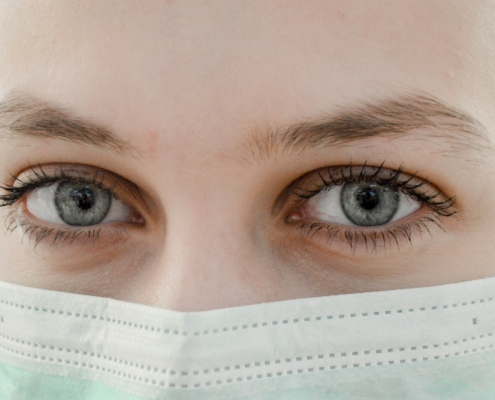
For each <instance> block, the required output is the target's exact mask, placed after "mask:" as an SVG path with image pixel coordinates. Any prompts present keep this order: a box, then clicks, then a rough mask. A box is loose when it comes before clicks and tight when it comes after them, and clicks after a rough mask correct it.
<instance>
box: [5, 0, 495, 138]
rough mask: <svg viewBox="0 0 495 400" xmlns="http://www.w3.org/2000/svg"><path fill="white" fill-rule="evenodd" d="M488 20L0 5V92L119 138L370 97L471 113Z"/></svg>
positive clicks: (200, 134)
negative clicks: (49, 103)
mask: <svg viewBox="0 0 495 400" xmlns="http://www.w3.org/2000/svg"><path fill="white" fill-rule="evenodd" d="M492 15H493V5H492V4H491V2H485V1H477V2H470V1H457V0H456V1H452V0H448V1H447V0H444V1H442V0H439V1H435V2H431V1H426V0H424V1H423V0H410V1H409V0H408V1H406V0H404V1H400V2H395V1H385V0H375V1H373V2H369V1H328V0H325V1H311V2H286V1H271V2H266V1H263V0H259V1H249V2H231V1H216V2H199V1H188V2H174V1H152V0H149V1H144V2H137V1H131V0H118V1H117V0H106V1H96V0H88V1H84V2H81V1H75V0H74V1H71V0H67V1H64V2H59V1H50V0H45V1H43V2H39V1H30V0H23V1H4V2H2V4H1V5H0V27H1V28H0V60H2V61H1V62H0V95H2V94H5V93H7V92H9V91H12V90H22V91H28V92H30V93H33V94H35V95H39V96H41V97H44V98H48V99H50V100H55V101H57V102H59V103H61V104H63V105H66V106H68V107H71V108H74V109H76V110H78V112H80V113H81V114H83V115H88V116H91V117H92V118H94V119H96V120H98V121H102V122H104V123H106V124H111V125H112V126H111V127H112V129H115V130H116V131H118V132H119V133H120V134H122V135H123V136H131V137H132V136H133V135H134V136H135V135H137V134H142V133H146V134H149V133H150V132H155V136H153V135H150V136H149V137H150V138H152V140H153V141H155V140H156V135H157V134H156V132H158V133H159V134H158V136H160V137H163V140H165V141H167V140H169V139H173V140H178V139H180V140H182V141H187V140H188V138H190V137H191V135H193V136H194V137H195V140H196V139H197V140H199V141H204V140H208V141H209V143H211V142H212V141H213V142H215V141H218V144H221V143H225V141H226V140H227V141H229V140H231V138H232V137H235V136H236V133H237V134H238V135H242V132H245V130H246V129H248V128H249V127H251V126H252V124H253V123H260V122H261V123H263V122H267V123H272V122H273V123H280V122H282V123H283V122H292V121H293V120H294V119H297V118H298V117H301V116H303V117H307V116H318V115H320V114H321V113H322V112H329V111H332V108H335V107H336V106H338V105H339V104H345V103H346V102H349V101H352V100H353V99H355V98H365V99H366V98H370V97H371V98H372V97H373V96H377V95H379V94H382V93H384V92H385V93H387V92H401V91H410V90H417V91H426V92H430V93H433V94H434V95H436V96H437V97H439V98H440V99H445V100H448V101H449V102H450V103H453V105H455V106H459V107H460V108H464V109H466V110H468V111H470V112H472V113H473V114H474V115H475V116H478V117H479V116H480V115H479V114H480V113H483V110H482V108H483V105H481V106H480V103H478V104H473V103H476V102H473V101H472V100H468V99H472V98H473V96H474V98H480V97H483V96H484V97H485V99H484V100H487V99H488V100H491V101H493V100H495V99H492V98H490V96H493V95H491V94H490V93H493V92H494V91H493V90H492V91H490V90H487V87H493V82H491V80H492V79H493V78H491V76H487V75H488V74H486V73H484V72H486V71H487V70H488V69H487V68H488V66H490V65H491V64H493V62H492V61H491V56H490V55H489V54H487V53H488V52H487V49H488V48H489V47H490V46H491V45H492V43H491V37H492V35H491V32H490V31H489V30H490V29H491V28H490V26H491V21H492V20H493V19H492V17H491V16H492ZM481 54H483V57H481ZM482 103H483V102H481V104H482ZM492 104H493V103H492ZM487 114H490V113H488V110H487ZM482 119H483V118H482ZM185 132H188V133H189V135H184V133H185ZM153 137H155V138H154V139H153Z"/></svg>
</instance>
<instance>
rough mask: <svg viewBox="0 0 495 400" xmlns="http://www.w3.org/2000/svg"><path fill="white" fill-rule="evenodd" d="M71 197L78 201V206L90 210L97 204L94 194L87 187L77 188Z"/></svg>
mask: <svg viewBox="0 0 495 400" xmlns="http://www.w3.org/2000/svg"><path fill="white" fill-rule="evenodd" d="M71 197H72V199H73V200H74V201H75V202H76V205H77V207H79V208H80V209H81V210H89V209H90V208H92V207H93V206H94V204H95V198H94V194H93V192H92V191H91V190H89V189H87V188H85V189H83V190H75V191H74V193H72V196H71Z"/></svg>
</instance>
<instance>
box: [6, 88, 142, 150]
mask: <svg viewBox="0 0 495 400" xmlns="http://www.w3.org/2000/svg"><path fill="white" fill-rule="evenodd" d="M11 137H33V138H41V139H45V138H47V139H61V140H65V141H69V142H74V143H79V144H89V145H91V146H96V147H100V148H103V149H106V150H113V151H116V152H118V153H121V154H135V153H136V152H137V150H136V149H135V148H133V147H132V146H131V145H130V144H129V143H127V142H126V141H125V140H123V139H120V138H118V137H117V136H116V135H115V134H114V133H113V132H111V131H110V130H109V129H107V128H105V127H103V126H99V125H97V124H95V123H93V122H91V121H90V120H88V119H84V118H80V117H77V116H75V115H73V114H72V112H70V111H69V110H68V109H64V108H62V107H59V106H57V105H55V104H53V103H50V102H48V101H44V100H40V99H38V98H36V97H33V96H29V95H25V94H21V93H13V94H11V95H9V96H7V97H6V98H5V99H4V100H2V101H0V140H1V139H6V138H11Z"/></svg>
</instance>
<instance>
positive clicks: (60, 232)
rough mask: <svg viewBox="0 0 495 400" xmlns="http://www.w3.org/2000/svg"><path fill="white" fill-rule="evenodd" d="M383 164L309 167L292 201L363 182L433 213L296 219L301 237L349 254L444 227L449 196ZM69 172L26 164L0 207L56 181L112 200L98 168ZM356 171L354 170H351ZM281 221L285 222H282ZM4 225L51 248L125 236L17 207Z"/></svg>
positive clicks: (120, 230)
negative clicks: (340, 245)
mask: <svg viewBox="0 0 495 400" xmlns="http://www.w3.org/2000/svg"><path fill="white" fill-rule="evenodd" d="M383 165H384V163H382V164H381V165H380V166H379V167H369V166H368V165H367V163H366V162H365V163H364V164H363V165H362V166H361V167H356V166H352V165H347V166H341V167H327V168H324V169H320V170H317V171H313V172H310V173H309V174H307V175H306V176H304V177H302V178H300V179H298V180H297V181H296V183H295V184H294V185H293V186H292V188H291V192H292V193H293V194H294V195H295V196H296V197H297V198H298V199H299V201H297V203H298V206H299V207H301V206H302V204H301V203H304V202H305V201H307V200H309V199H310V198H311V197H313V196H315V195H317V194H318V193H320V192H321V191H322V190H325V189H329V188H332V187H334V186H338V185H342V184H344V183H348V182H356V181H367V182H370V183H377V184H379V185H383V186H389V187H392V188H395V189H397V190H400V191H401V192H403V193H404V194H406V195H409V196H410V197H411V198H412V199H414V200H416V201H419V202H421V203H423V204H425V205H426V206H428V207H429V208H430V209H431V210H432V211H433V214H430V215H426V216H423V217H421V218H419V219H416V220H415V221H412V222H407V223H403V224H401V225H399V226H393V227H382V228H380V229H379V230H373V231H371V230H369V229H367V230H359V229H355V228H343V227H342V226H335V225H333V226H332V225H328V224H326V223H323V222H311V223H309V224H308V223H307V222H302V223H300V227H301V228H302V229H304V230H306V232H307V235H308V236H311V237H313V236H314V235H315V234H316V233H317V232H320V231H324V232H325V233H326V240H327V243H330V242H332V241H333V240H334V239H335V238H336V237H337V236H340V237H341V238H342V239H343V241H344V242H347V243H348V244H349V246H350V248H351V250H352V251H353V252H354V251H355V250H356V249H357V248H358V246H359V245H361V244H364V246H365V248H366V250H370V249H371V250H372V251H374V252H376V251H377V248H378V244H379V243H380V242H382V244H383V247H384V248H386V247H387V245H389V246H392V245H393V244H394V243H395V244H396V245H397V247H398V248H399V242H400V239H406V240H407V242H409V243H410V244H412V234H413V231H414V230H417V231H418V232H419V233H420V234H421V233H422V232H423V231H426V232H428V233H430V229H429V228H428V225H429V224H431V223H433V224H434V225H436V226H438V227H439V228H441V229H442V230H445V229H444V228H443V225H442V222H441V220H440V217H450V216H452V215H454V214H455V213H457V211H456V210H455V209H454V204H455V197H450V198H442V193H441V192H440V191H433V192H428V191H425V190H420V189H421V188H422V187H423V186H425V185H428V184H429V182H428V181H424V180H421V181H419V182H416V179H417V178H416V174H413V175H410V176H409V177H408V178H407V179H404V180H401V179H400V178H401V177H402V176H403V175H404V173H403V167H402V166H401V167H399V168H398V169H397V170H395V171H392V170H389V169H386V168H384V166H383ZM70 170H71V171H72V173H69V169H68V168H67V169H66V168H64V167H58V168H56V169H55V170H54V173H53V174H51V175H50V174H48V173H47V172H46V171H45V170H44V169H43V168H42V167H41V166H40V165H38V166H37V167H36V168H35V167H30V172H31V173H32V174H33V176H32V177H30V178H29V179H28V180H27V181H24V180H21V179H19V178H16V179H15V182H14V184H13V185H0V189H2V190H3V191H5V192H7V194H4V195H0V207H6V206H12V205H14V204H15V203H17V202H18V201H19V200H21V199H22V198H23V197H24V196H25V195H26V194H28V193H30V192H32V191H33V190H35V189H38V188H41V187H48V186H50V185H53V184H55V183H62V182H71V183H86V184H91V185H95V186H97V187H99V188H102V189H105V190H109V191H110V192H111V193H112V194H113V195H114V197H116V198H117V196H116V195H115V193H114V187H115V185H116V182H115V184H114V185H106V184H104V176H105V174H104V173H102V172H101V171H94V172H93V174H92V175H91V176H90V177H83V176H82V175H79V176H74V171H76V173H77V169H75V168H70ZM356 170H358V172H357V173H356ZM79 173H80V172H79ZM384 173H388V176H383V175H384ZM308 176H317V178H318V180H319V182H317V183H314V182H312V184H313V185H314V186H313V188H311V189H305V188H302V187H300V186H298V182H301V180H304V179H305V178H307V177H308ZM286 222H290V221H288V220H287V221H286ZM6 226H7V230H8V231H10V232H12V231H14V230H15V229H17V228H21V229H22V230H23V232H24V236H25V235H28V237H29V239H34V243H35V247H36V246H37V245H38V244H39V243H40V242H41V241H43V240H45V239H47V238H49V237H52V242H51V246H53V247H55V246H57V245H60V244H63V243H66V242H69V243H73V242H74V241H75V240H76V239H77V240H82V241H83V243H84V244H86V243H88V242H90V243H96V242H97V241H98V240H99V238H100V236H101V233H102V230H103V229H104V230H106V231H107V232H108V233H110V234H112V235H114V234H117V235H118V236H119V238H121V236H122V235H128V232H127V230H126V227H125V224H112V225H108V226H97V227H94V228H91V227H88V228H85V229H82V228H80V229H79V228H78V229H74V228H70V229H64V228H51V227H46V226H41V225H38V224H36V223H35V222H33V221H32V220H31V219H29V218H27V217H21V216H19V215H18V211H17V210H14V211H12V212H10V213H9V214H8V216H7V220H6ZM430 234H431V233H430Z"/></svg>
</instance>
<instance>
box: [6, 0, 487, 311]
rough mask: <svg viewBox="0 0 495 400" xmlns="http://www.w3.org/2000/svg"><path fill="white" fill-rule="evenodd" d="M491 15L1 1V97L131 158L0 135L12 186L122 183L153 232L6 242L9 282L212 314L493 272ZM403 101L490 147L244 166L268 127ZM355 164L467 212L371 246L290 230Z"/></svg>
mask: <svg viewBox="0 0 495 400" xmlns="http://www.w3.org/2000/svg"><path fill="white" fill-rule="evenodd" d="M494 17H495V3H494V2H493V1H481V0H480V1H476V2H473V1H468V0H438V1H434V2H432V1H431V0H410V1H409V0H404V1H400V2H397V1H385V0H375V1H373V2H368V1H359V0H356V1H347V0H346V1H336V0H335V1H334V0H332V1H328V0H324V1H311V2H287V1H270V2H266V1H261V0H260V1H249V2H230V1H216V2H201V1H187V2H174V1H158V0H156V1H155V0H149V1H146V2H136V1H132V0H118V1H117V0H115V1H113V0H112V1H110V0H105V1H96V0H88V1H83V2H81V1H72V0H67V1H63V2H60V1H50V0H44V1H42V2H39V1H34V0H33V1H31V0H15V1H8V0H7V1H2V2H1V3H0V98H7V97H8V96H9V95H10V94H11V93H12V92H22V93H28V94H29V95H32V96H36V97H37V98H39V99H43V100H46V101H50V102H52V103H53V104H56V105H58V106H61V107H63V108H64V109H66V110H69V111H70V112H71V113H72V114H74V115H77V116H78V117H81V118H85V119H88V120H90V121H92V122H94V123H96V124H99V125H102V126H104V127H106V128H107V129H109V130H111V131H112V132H114V133H115V135H116V136H117V137H119V138H121V139H122V140H124V141H126V142H127V143H129V145H130V146H132V147H133V148H134V149H135V151H133V152H132V154H122V153H119V152H116V151H113V150H110V149H105V148H99V147H95V146H91V145H88V144H81V143H72V142H69V141H64V140H55V139H47V138H33V137H27V138H13V137H9V136H5V137H4V138H3V139H2V141H1V144H0V181H1V182H4V183H6V184H12V183H13V179H12V176H11V174H12V175H13V176H18V175H20V174H22V173H25V171H26V170H27V169H28V168H29V166H30V165H38V164H40V165H42V166H45V167H46V168H47V170H49V169H50V168H51V166H53V165H55V164H57V163H64V164H70V165H76V166H77V165H87V166H92V167H94V168H98V169H104V170H107V171H111V172H112V173H114V174H116V175H118V176H120V177H122V178H124V179H125V180H127V181H129V182H132V183H133V184H135V185H137V186H138V187H139V190H140V192H141V194H142V198H141V199H136V198H132V196H127V197H125V196H123V200H124V201H125V202H127V204H129V205H130V206H131V207H133V208H134V209H136V210H137V211H138V212H139V213H140V214H141V216H142V217H143V220H144V221H145V225H144V226H143V225H139V224H134V225H133V224H127V225H128V226H127V227H126V230H127V234H124V235H123V234H122V233H120V234H118V233H117V232H115V231H112V230H110V231H111V232H113V233H111V234H107V235H102V237H101V239H100V240H99V241H98V242H92V243H91V244H90V243H79V242H77V241H75V242H74V243H72V244H68V243H64V244H63V245H60V246H52V245H50V240H49V239H48V240H45V241H43V242H41V243H39V244H38V245H37V246H34V244H33V241H32V240H29V236H27V237H26V235H24V238H23V231H22V229H21V228H19V229H15V230H14V231H13V232H6V233H5V234H4V235H1V236H0V254H1V255H2V256H1V259H0V279H1V280H4V281H8V282H13V283H18V284H21V285H27V286H33V287H40V288H45V289H52V290H61V291H69V292H75V293H84V294H90V295H94V296H104V297H112V298H116V299H121V300H125V301H130V302H136V303H142V304H148V305H153V306H158V307H165V308H169V309H174V310H180V311H201V310H208V309H214V308H222V307H232V306H240V305H245V304H253V303H261V302H268V301H278V300H284V299H292V298H301V297H313V296H325V295H334V294H343V293H355V292H366V291H376V290H391V289H401V288H409V287H422V286H433V285H441V284H446V283H454V282H461V281H467V280H472V279H480V278H486V277H491V276H495V263H493V260H494V259H495V246H493V243H492V242H493V226H495V207H493V204H494V202H495V166H494V164H495V153H494V151H493V148H492V143H493V141H495V113H494V112H493V109H494V106H495V74H494V73H493V71H495V52H494V51H493V49H494V48H495V40H494V39H495V32H494V29H495V28H494V25H493V19H494ZM407 93H428V94H429V95H430V96H432V97H434V98H436V99H438V100H439V101H441V102H442V103H445V104H448V105H449V106H451V107H455V108H456V109H459V110H462V111H463V112H465V113H468V114H470V115H472V116H473V117H474V118H475V119H477V120H478V121H479V122H480V123H481V124H482V125H483V126H484V127H485V128H486V132H487V135H488V136H489V140H488V142H487V143H486V145H485V146H484V147H483V148H482V149H473V150H471V151H463V152H461V151H454V150H452V148H450V147H449V146H447V145H445V143H443V142H441V141H440V140H439V139H438V138H437V137H436V136H435V135H434V132H424V134H423V135H408V136H406V137H403V138H399V139H393V140H391V139H390V138H378V137H377V138H369V139H363V140H358V141H356V142H354V143H352V145H346V146H341V145H335V146H333V147H332V146H330V147H326V148H323V149H308V150H305V151H300V152H283V151H279V152H277V154H276V156H274V157H271V158H262V157H254V158H251V157H250V155H249V154H250V153H249V151H248V149H249V145H246V141H249V137H250V135H252V134H253V132H258V133H259V134H261V135H263V129H264V128H266V127H268V126H270V127H277V126H285V125H288V124H293V123H298V122H302V121H304V120H306V119H308V118H318V117H321V116H323V115H326V114H328V113H332V112H335V111H336V110H339V109H340V108H341V107H347V106H349V105H352V104H353V103H354V102H355V101H365V102H369V103H373V102H374V101H376V99H380V98H384V97H387V96H393V95H397V96H400V95H402V94H407ZM351 162H352V164H353V165H362V164H363V163H365V162H366V163H367V164H368V165H372V166H379V165H380V164H382V163H384V162H385V164H384V166H385V167H386V168H388V169H391V170H396V169H397V168H399V167H400V166H401V165H403V167H404V171H405V172H407V173H409V174H413V173H415V172H417V171H418V177H420V178H421V179H428V180H429V181H430V182H431V183H432V185H433V186H435V187H436V188H438V189H439V190H440V191H441V192H442V193H444V194H445V196H447V197H450V196H455V197H456V203H455V205H456V211H457V213H456V214H455V215H453V216H451V217H448V218H447V217H445V218H441V226H442V227H443V229H440V228H439V227H438V226H436V225H434V224H433V225H431V226H430V227H429V229H430V234H428V233H426V232H423V234H421V235H420V234H419V233H418V232H416V233H414V235H413V237H412V240H411V242H409V241H408V240H405V239H403V238H402V239H400V240H399V242H400V243H398V245H396V244H395V243H393V244H391V243H388V244H387V243H383V244H379V245H378V246H377V248H376V249H375V250H374V251H371V250H370V249H366V248H365V247H364V246H360V247H358V248H356V249H354V250H353V249H351V248H350V246H349V245H348V244H347V243H344V241H342V240H333V241H332V242H331V243H328V240H327V239H325V237H324V236H323V234H322V233H321V232H320V233H319V234H317V235H314V236H313V235H308V233H307V231H305V230H303V229H300V228H299V227H298V226H296V224H295V223H292V224H291V223H288V222H287V216H288V215H289V214H290V215H293V216H294V220H297V219H298V218H301V217H304V216H305V214H304V212H309V211H310V210H309V211H308V210H306V209H305V210H304V212H303V211H301V210H290V209H289V208H290V207H289V206H288V205H287V203H284V201H283V199H284V193H285V194H286V193H287V191H286V189H287V187H289V186H290V185H291V183H292V182H294V181H295V180H296V179H298V178H299V177H301V176H303V175H305V174H307V173H309V172H311V171H314V170H317V169H319V168H323V167H327V166H342V165H349V164H350V163H351ZM122 182H123V181H122ZM124 186H125V185H124ZM280 199H282V200H280ZM23 201H24V202H25V199H24V200H22V201H20V202H19V204H16V205H14V206H11V207H4V208H3V209H0V216H1V217H2V218H7V215H8V214H9V213H10V212H12V211H14V212H17V211H16V210H19V207H22V205H23ZM424 212H425V209H424V208H423V209H421V211H420V213H424ZM291 213H292V214H291ZM294 213H295V214H294ZM418 215H419V214H415V216H418ZM415 216H411V217H410V218H411V219H412V220H413V219H414V218H415Z"/></svg>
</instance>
